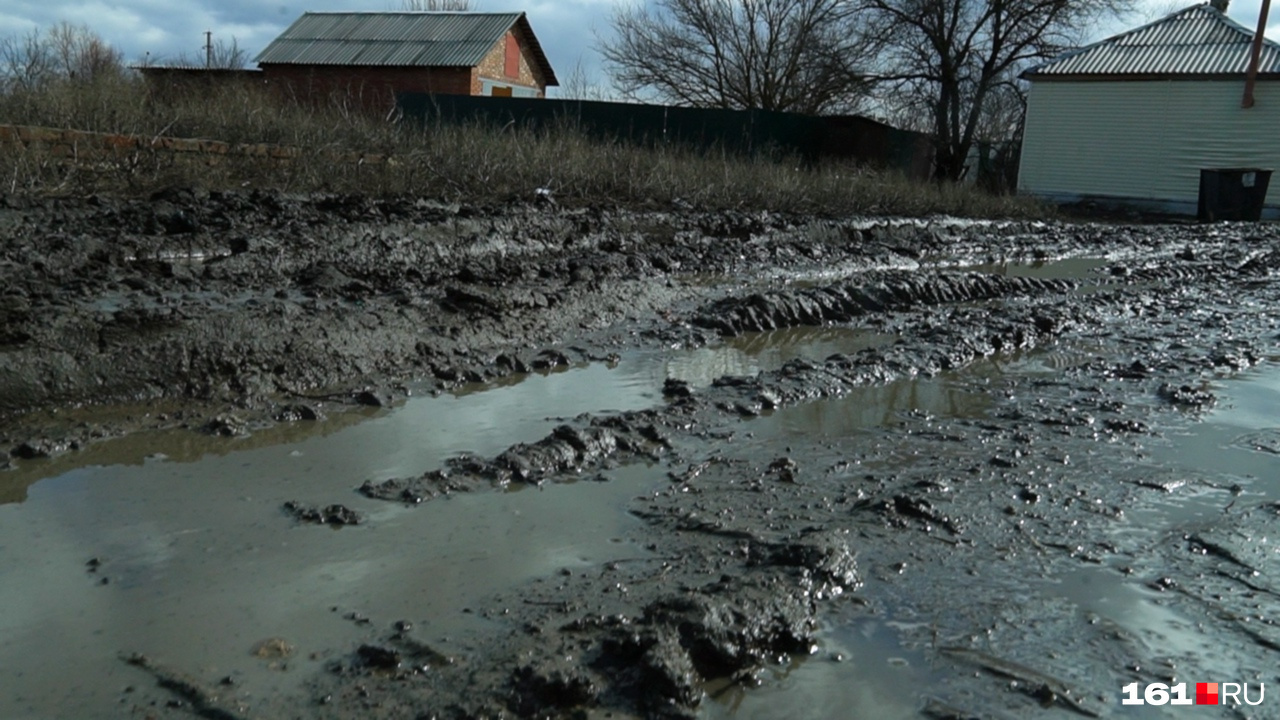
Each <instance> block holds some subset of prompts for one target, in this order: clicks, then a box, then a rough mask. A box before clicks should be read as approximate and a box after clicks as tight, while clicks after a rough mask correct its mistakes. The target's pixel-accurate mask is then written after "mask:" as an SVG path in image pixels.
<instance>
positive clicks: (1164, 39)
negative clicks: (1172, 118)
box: [1023, 5, 1280, 80]
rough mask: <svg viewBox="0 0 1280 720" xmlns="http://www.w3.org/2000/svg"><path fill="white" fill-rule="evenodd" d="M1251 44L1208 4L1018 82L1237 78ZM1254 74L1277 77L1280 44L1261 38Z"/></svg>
mask: <svg viewBox="0 0 1280 720" xmlns="http://www.w3.org/2000/svg"><path fill="white" fill-rule="evenodd" d="M1252 43H1253V31H1252V30H1250V29H1249V28H1246V27H1245V26H1243V25H1241V24H1240V23H1237V22H1236V21H1234V20H1232V19H1231V18H1228V17H1227V16H1226V15H1224V14H1223V13H1221V12H1219V11H1217V10H1215V9H1213V8H1212V7H1210V6H1209V5H1193V6H1191V7H1189V8H1185V9H1183V10H1179V11H1178V12H1176V13H1173V14H1172V15H1169V16H1167V17H1165V18H1162V19H1160V20H1157V21H1155V22H1153V23H1150V24H1147V25H1143V26H1142V27H1139V28H1135V29H1133V30H1129V31H1127V32H1123V33H1120V34H1119V35H1114V36H1112V37H1109V38H1107V39H1105V40H1102V41H1099V42H1096V43H1094V44H1092V45H1086V46H1085V47H1082V48H1080V49H1078V50H1074V51H1072V52H1069V53H1066V54H1065V55H1062V56H1059V57H1058V58H1055V59H1054V60H1050V61H1049V62H1047V63H1044V64H1042V65H1038V66H1036V67H1034V68H1032V69H1030V70H1028V71H1027V72H1026V73H1024V74H1023V77H1026V78H1028V79H1031V80H1037V79H1044V80H1050V79H1054V78H1059V77H1062V78H1065V77H1068V76H1072V77H1087V76H1099V75H1105V76H1117V75H1142V76H1151V75H1160V76H1168V75H1191V76H1193V75H1238V74H1243V73H1244V72H1245V71H1247V70H1248V67H1249V52H1250V47H1251V45H1252ZM1258 73H1259V74H1263V75H1265V74H1270V73H1280V44H1277V43H1275V42H1272V41H1271V40H1265V39H1264V42H1263V46H1262V56H1261V58H1260V59H1259V62H1258Z"/></svg>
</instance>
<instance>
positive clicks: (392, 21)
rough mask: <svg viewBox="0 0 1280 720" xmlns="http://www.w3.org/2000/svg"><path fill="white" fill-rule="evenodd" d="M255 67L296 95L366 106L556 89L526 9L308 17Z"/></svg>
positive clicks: (275, 43) (533, 94)
mask: <svg viewBox="0 0 1280 720" xmlns="http://www.w3.org/2000/svg"><path fill="white" fill-rule="evenodd" d="M255 60H256V62H257V63H258V66H259V67H260V68H261V69H262V71H263V74H264V75H265V76H266V79H267V81H268V82H269V83H270V84H271V85H272V86H273V87H277V88H280V89H282V90H284V91H286V92H289V93H291V94H293V95H294V96H295V97H299V98H302V99H308V100H311V101H316V102H339V103H347V104H352V105H358V106H364V107H371V108H385V109H390V108H391V107H393V106H394V104H395V95H396V94H397V93H403V92H419V93H423V92H425V93H446V94H457V95H493V96H507V97H539V98H540V97H545V94H546V89H547V87H548V86H553V85H558V84H559V83H558V82H557V81H556V75H555V71H554V70H552V68H551V63H549V62H548V61H547V56H546V54H545V53H543V51H542V46H541V45H540V44H539V43H538V38H537V37H536V36H535V35H534V34H533V28H532V27H530V25H529V20H528V18H527V17H525V14H524V13H522V12H509V13H479V12H308V13H305V14H303V15H302V17H300V18H298V19H297V20H296V21H294V23H293V24H292V25H290V26H289V28H288V29H287V30H285V31H284V32H283V33H282V34H281V35H280V36H279V37H277V38H276V39H275V40H273V41H271V44H269V45H267V47H266V48H265V49H264V50H263V51H262V52H261V53H260V54H259V55H258V56H257V58H255Z"/></svg>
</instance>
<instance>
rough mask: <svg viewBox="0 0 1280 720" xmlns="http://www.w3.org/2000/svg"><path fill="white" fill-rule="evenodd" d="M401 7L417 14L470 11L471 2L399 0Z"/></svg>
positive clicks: (466, 0)
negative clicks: (420, 12)
mask: <svg viewBox="0 0 1280 720" xmlns="http://www.w3.org/2000/svg"><path fill="white" fill-rule="evenodd" d="M401 7H402V9H404V10H411V11H414V12H419V11H422V10H429V11H440V10H457V11H465V10H472V9H474V8H472V7H471V0H401Z"/></svg>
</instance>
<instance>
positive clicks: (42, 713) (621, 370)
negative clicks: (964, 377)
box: [0, 329, 897, 718]
mask: <svg viewBox="0 0 1280 720" xmlns="http://www.w3.org/2000/svg"><path fill="white" fill-rule="evenodd" d="M885 340H886V339H885V338H883V337H868V336H864V335H861V334H858V333H854V332H852V331H847V330H835V329H826V330H813V331H793V332H790V333H777V334H772V335H769V336H758V337H751V336H748V337H744V338H740V339H738V340H736V341H735V342H734V343H731V344H727V345H725V346H722V347H720V348H717V349H714V350H698V351H692V352H688V353H684V354H680V355H675V356H672V355H660V354H656V353H654V354H647V355H637V356H633V357H629V358H626V359H624V360H623V361H622V362H620V363H618V364H617V365H616V366H606V365H603V364H592V365H581V366H577V367H574V368H571V369H567V370H563V371H560V372H553V373H549V374H535V375H530V376H524V377H517V378H512V379H510V380H509V381H507V382H504V383H500V384H495V385H492V386H488V387H484V386H475V387H469V388H464V389H463V390H462V391H460V392H459V393H457V394H452V395H444V396H440V397H416V398H413V399H410V400H409V401H408V402H406V403H405V404H404V405H402V406H401V407H398V408H396V409H394V410H392V411H389V412H388V411H371V410H360V411H351V410H347V411H343V410H341V409H338V408H330V409H329V412H330V415H331V417H330V420H328V421H326V422H322V423H297V424H293V425H289V424H283V425H279V426H275V427H273V428H269V429H266V430H262V431H259V432H257V433H255V434H254V435H252V436H250V437H248V438H240V439H226V438H217V437H207V436H202V435H197V434H195V433H192V432H188V431H173V432H155V433H139V434H135V435H132V436H129V437H126V438H122V439H119V440H114V441H105V442H102V443H99V444H97V445H93V446H91V447H90V448H89V449H88V450H86V451H83V452H80V453H72V454H68V455H65V456H62V457H59V458H55V459H52V460H39V461H28V462H21V463H20V464H19V467H18V469H17V470H15V471H11V472H9V473H6V474H5V475H4V476H3V479H4V480H5V482H6V485H5V487H6V488H7V490H6V494H5V497H4V501H7V502H9V503H10V504H7V505H3V504H0V578H3V582H0V607H4V608H5V612H4V614H3V615H0V648H3V649H2V650H0V666H3V667H5V668H6V669H7V671H6V672H5V673H4V674H2V675H0V717H4V718H47V717H54V716H57V717H80V718H94V717H111V716H112V711H111V708H113V707H117V705H118V704H119V703H124V702H126V701H127V700H128V699H129V697H130V694H131V692H132V688H141V687H150V686H151V685H152V679H151V678H149V677H148V676H146V675H144V674H143V673H142V672H141V671H139V670H137V669H135V668H133V667H130V666H128V665H126V664H125V663H123V662H121V661H120V659H119V656H120V654H121V653H133V652H141V653H144V654H146V655H148V656H150V657H152V658H154V659H157V660H159V661H161V662H163V663H165V664H167V665H169V666H172V667H174V668H178V669H180V670H181V671H183V672H187V673H191V674H192V675H194V676H196V677H199V678H219V677H227V678H230V680H231V681H232V682H234V684H235V687H236V688H237V693H238V694H240V695H241V696H244V695H247V696H249V697H257V698H262V700H261V702H262V703H263V705H260V706H258V710H259V711H260V712H263V713H264V716H267V717H270V716H274V715H276V714H278V711H280V708H273V707H272V706H271V704H270V703H271V702H273V701H274V700H272V699H273V698H281V697H288V696H290V695H294V694H296V693H297V692H299V691H301V690H302V688H301V687H300V683H302V682H303V681H304V680H305V678H307V677H309V676H311V675H312V674H314V672H316V671H317V670H318V669H319V667H320V666H321V665H322V664H323V663H324V662H326V661H327V660H329V659H331V658H333V657H335V656H336V655H338V654H340V653H343V652H349V651H350V648H351V647H352V646H353V645H355V644H358V643H359V642H361V641H364V640H371V639H375V638H377V637H379V636H381V635H385V633H386V631H387V629H388V627H389V626H390V624H391V623H393V622H395V621H400V620H405V621H409V622H411V623H413V624H414V626H415V628H416V630H415V632H416V633H417V637H419V638H421V639H423V640H424V641H426V642H430V643H433V644H435V645H437V649H438V650H439V651H440V652H443V653H446V654H454V655H463V656H465V654H466V652H467V646H466V645H465V641H463V640H459V639H458V638H465V637H474V636H476V635H477V634H480V633H484V632H485V631H486V629H487V628H488V627H489V625H488V621H487V620H486V617H489V616H491V615H492V614H493V613H498V612H501V609H500V608H485V607H478V606H474V604H475V602H476V600H477V599H478V598H483V597H487V596H490V595H492V594H493V593H494V592H496V591H498V590H501V589H504V588H508V587H512V586H515V585H518V584H521V583H524V582H528V581H530V580H532V579H534V578H539V577H545V576H549V575H552V574H553V573H555V572H557V571H561V570H566V569H567V570H570V571H572V570H574V569H575V568H579V567H586V566H591V565H596V564H600V563H603V562H606V561H612V560H617V559H624V558H634V557H642V556H644V555H645V554H646V551H644V550H643V549H642V548H640V547H638V546H636V545H633V544H632V542H631V541H629V540H627V539H626V538H628V537H629V536H631V537H634V536H637V535H639V533H632V532H631V531H632V530H634V529H636V526H637V521H636V520H635V519H634V518H633V517H632V516H630V515H628V514H627V513H626V512H625V510H624V506H625V504H626V502H627V501H628V500H629V499H630V498H631V497H633V496H634V495H636V494H641V493H645V492H648V491H649V490H651V489H652V488H653V487H654V486H655V485H657V484H659V483H661V482H663V481H664V476H663V473H662V472H660V471H659V470H658V469H656V468H649V467H646V466H643V465H637V466H630V467H624V468H621V469H618V470H615V471H610V472H609V473H608V482H592V481H584V482H580V483H577V484H576V485H575V486H573V487H567V486H552V487H548V488H547V489H545V490H538V491H532V490H526V491H521V492H510V493H478V494H475V495H463V496H456V497H453V498H450V499H448V500H446V501H443V502H438V503H432V504H429V505H428V506H426V507H422V508H414V509H404V508H399V507H396V506H394V505H389V504H386V503H381V502H377V501H372V500H366V499H365V498H362V497H360V496H358V495H357V494H355V493H354V492H353V488H354V487H355V486H357V485H359V484H360V483H361V482H362V481H363V480H366V479H373V480H378V479H384V478H388V477H397V476H406V475H413V474H417V473H421V472H424V471H426V470H430V469H433V468H436V467H439V466H440V465H441V463H442V462H443V461H444V460H446V459H447V458H449V457H451V456H456V455H458V454H461V453H476V454H480V455H493V454H496V453H498V452H500V451H501V450H503V449H505V448H506V447H507V446H509V445H510V444H512V443H515V442H521V441H532V440H535V439H538V438H540V437H542V436H543V435H545V434H546V433H547V432H548V431H549V430H550V429H551V428H552V427H553V426H554V425H555V424H557V422H558V421H559V420H562V419H563V418H567V417H572V416H575V415H578V414H580V413H583V412H597V413H607V412H616V411H623V410H630V409H636V408H643V407H647V406H651V405H653V404H655V403H658V402H660V401H661V394H660V388H661V387H662V382H663V380H664V379H666V378H667V377H669V376H670V377H679V378H682V379H689V380H694V381H701V380H704V379H707V380H708V381H709V378H711V377H715V376H718V375H721V374H725V372H727V371H730V370H731V371H732V372H735V373H747V372H756V371H758V370H761V369H768V368H772V367H776V366H778V365H780V364H781V363H783V362H785V361H786V360H788V359H790V358H792V357H795V356H796V355H797V354H800V353H802V352H804V351H806V350H807V351H809V352H820V353H822V354H829V353H831V352H837V351H844V352H849V351H853V350H857V349H860V348H862V347H868V346H870V345H872V344H876V343H879V342H883V341H885ZM877 392H881V393H883V392H886V391H885V390H884V389H877ZM886 401H889V399H887V398H886ZM874 402H880V400H875V401H873V403H874ZM895 402H897V401H895ZM875 421H876V418H874V417H868V418H865V419H864V420H862V421H860V422H875ZM37 481H38V482H37ZM33 483H34V484H33ZM289 500H296V501H300V502H303V503H307V504H314V505H326V504H329V503H343V504H346V505H347V506H349V507H352V508H354V509H356V510H357V511H359V512H361V513H363V514H364V515H365V516H366V518H367V519H368V522H367V523H366V524H364V525H361V526H355V527H345V528H342V529H340V530H331V529H329V528H324V527H312V526H301V525H296V524H295V523H294V522H293V521H291V520H290V519H289V518H287V517H285V516H284V514H283V513H282V511H281V505H282V504H283V503H284V502H286V501H289ZM353 613H354V615H352V614H353ZM365 618H367V620H365ZM272 638H281V639H283V640H284V641H285V642H286V643H287V644H288V646H290V647H291V648H292V650H291V652H290V653H289V654H288V655H287V656H285V657H265V658H260V657H255V656H254V653H253V651H254V649H255V648H256V647H257V646H258V645H259V644H260V643H262V642H263V641H265V640H269V639H272Z"/></svg>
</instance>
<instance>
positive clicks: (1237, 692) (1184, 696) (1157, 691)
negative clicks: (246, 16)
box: [1120, 682, 1267, 705]
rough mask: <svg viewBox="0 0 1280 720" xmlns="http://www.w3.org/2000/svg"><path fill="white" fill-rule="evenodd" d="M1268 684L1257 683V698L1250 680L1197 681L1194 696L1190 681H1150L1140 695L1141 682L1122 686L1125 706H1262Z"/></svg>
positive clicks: (1122, 702)
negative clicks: (1235, 681) (1139, 685)
mask: <svg viewBox="0 0 1280 720" xmlns="http://www.w3.org/2000/svg"><path fill="white" fill-rule="evenodd" d="M1266 689H1267V686H1266V684H1265V683H1258V685H1257V687H1256V688H1254V690H1256V692H1257V694H1258V697H1257V698H1254V697H1253V690H1250V688H1249V683H1195V695H1191V694H1190V691H1189V690H1188V689H1187V683H1184V682H1181V683H1175V684H1173V685H1166V684H1164V683H1150V684H1149V685H1147V686H1146V687H1145V688H1144V689H1143V690H1142V694H1141V695H1139V694H1138V683H1136V682H1134V683H1129V684H1128V685H1125V686H1124V687H1122V688H1120V690H1121V692H1122V693H1123V697H1124V699H1123V700H1121V703H1120V704H1122V705H1242V704H1243V705H1261V704H1262V698H1263V695H1264V693H1265V692H1266Z"/></svg>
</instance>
